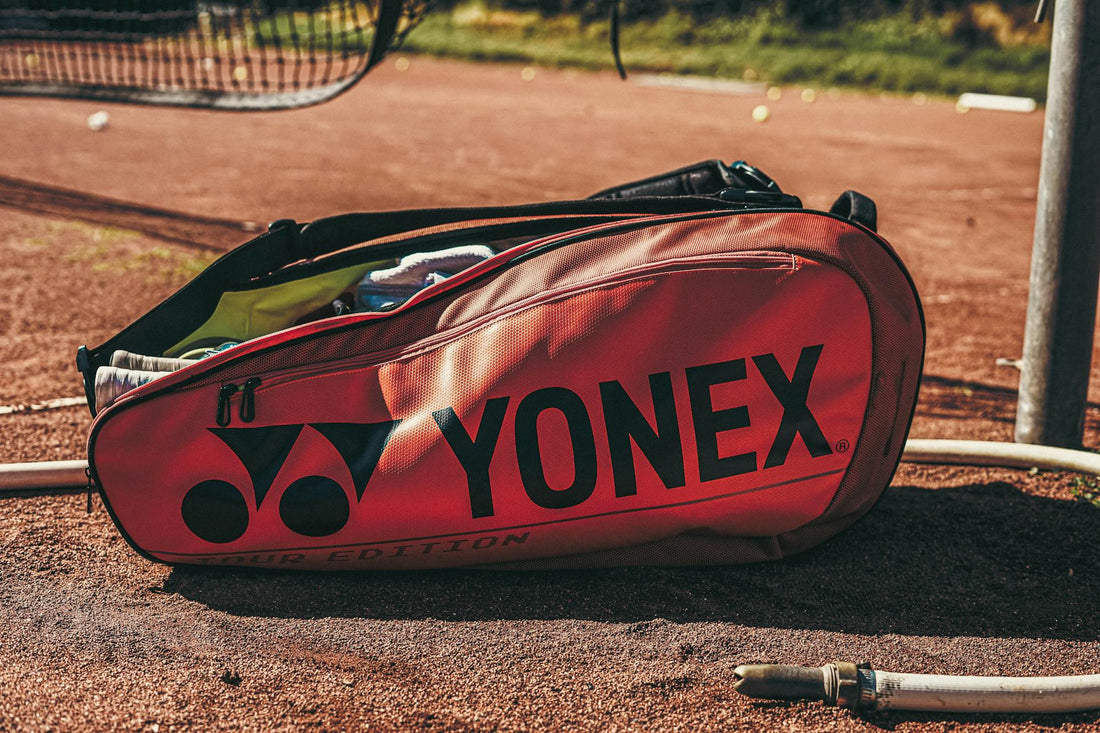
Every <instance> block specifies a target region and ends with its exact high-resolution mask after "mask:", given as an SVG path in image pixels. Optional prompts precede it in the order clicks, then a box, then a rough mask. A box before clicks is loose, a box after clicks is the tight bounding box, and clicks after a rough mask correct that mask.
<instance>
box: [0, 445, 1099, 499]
mask: <svg viewBox="0 0 1100 733" xmlns="http://www.w3.org/2000/svg"><path fill="white" fill-rule="evenodd" d="M901 460H903V461H909V462H910V463H952V464H959V465H964V466H1004V467H1007V468H1042V469H1046V470H1049V471H1076V472H1078V473H1089V474H1093V475H1097V476H1100V454H1096V453H1090V452H1088V451H1079V450H1069V449H1067V448H1051V447H1050V446H1046V445H1028V444H1026V443H997V442H993V441H985V440H921V439H916V438H914V439H911V440H909V442H908V443H906V444H905V451H904V453H902V456H901ZM87 465H88V464H87V463H86V462H85V461H43V462H40V463H8V464H0V491H20V490H26V489H44V488H59V489H60V488H73V487H80V486H84V485H85V483H86V478H85V476H84V469H85V468H86V467H87Z"/></svg>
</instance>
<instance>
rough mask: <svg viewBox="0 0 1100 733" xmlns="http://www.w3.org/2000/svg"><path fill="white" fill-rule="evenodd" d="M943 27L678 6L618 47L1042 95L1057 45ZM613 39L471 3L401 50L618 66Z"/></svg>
mask: <svg viewBox="0 0 1100 733" xmlns="http://www.w3.org/2000/svg"><path fill="white" fill-rule="evenodd" d="M944 28H945V24H944V22H942V20H936V19H928V20H924V21H915V20H913V19H912V18H911V17H908V16H897V17H892V18H884V19H878V20H867V21H860V22H857V23H853V24H851V25H849V26H848V27H846V28H844V29H843V30H827V31H817V32H812V33H806V32H800V31H798V30H797V29H796V28H794V27H793V26H792V25H791V24H789V23H787V22H785V21H784V20H783V19H782V18H777V17H774V16H767V15H758V16H756V17H752V18H746V19H736V20H717V21H710V22H707V23H695V22H692V21H691V20H690V19H689V18H687V17H685V16H682V15H678V14H675V13H670V14H668V15H666V16H664V17H663V18H661V19H659V20H656V21H652V22H638V23H634V24H632V25H629V26H626V27H624V29H623V32H622V40H621V44H620V45H621V48H622V54H623V61H624V63H625V65H626V67H627V69H628V70H629V71H634V72H643V71H645V72H672V73H677V74H699V75H704V76H711V77H727V78H737V79H742V78H744V79H753V80H755V79H759V80H761V81H767V82H771V83H776V84H806V85H816V86H823V87H829V86H836V87H851V88H859V89H864V90H876V91H883V90H884V91H893V92H918V91H920V92H926V93H933V94H946V95H955V94H958V93H960V92H964V91H973V92H986V93H992V94H1012V95H1021V96H1028V97H1034V98H1036V99H1039V100H1043V99H1044V98H1045V96H1046V75H1047V65H1048V63H1049V52H1048V50H1047V48H1046V47H1045V46H1044V45H1016V46H1006V47H999V46H997V45H996V44H993V43H988V44H986V45H980V46H977V47H971V46H968V45H967V44H965V43H962V42H960V41H956V40H953V39H952V38H951V37H950V34H949V33H946V32H945V30H944ZM607 37H608V26H607V23H606V22H598V23H591V24H582V23H580V22H579V21H578V20H577V19H575V18H549V19H548V18H541V17H540V16H538V15H537V14H534V13H516V12H505V11H489V10H486V9H485V8H484V7H483V6H479V5H476V4H472V5H465V6H459V7H458V8H457V9H456V10H455V11H454V12H452V13H447V12H436V13H434V14H431V15H429V16H428V17H427V19H426V20H425V21H424V22H423V24H422V25H421V26H420V27H418V28H416V29H415V30H413V32H412V33H411V34H410V35H409V37H408V39H407V40H406V42H405V49H406V50H408V51H411V52H416V53H425V54H431V55H436V56H449V57H458V58H465V59H473V60H487V61H512V62H523V63H534V64H540V65H547V66H566V67H580V68H586V69H607V68H612V66H613V60H612V56H611V51H610V47H609V44H608V41H607Z"/></svg>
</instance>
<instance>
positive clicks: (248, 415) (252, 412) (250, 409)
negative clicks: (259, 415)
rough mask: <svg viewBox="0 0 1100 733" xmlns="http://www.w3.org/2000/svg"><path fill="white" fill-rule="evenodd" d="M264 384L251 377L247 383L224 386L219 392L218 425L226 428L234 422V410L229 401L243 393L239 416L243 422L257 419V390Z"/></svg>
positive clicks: (257, 378)
mask: <svg viewBox="0 0 1100 733" xmlns="http://www.w3.org/2000/svg"><path fill="white" fill-rule="evenodd" d="M261 384H263V381H262V380H261V379H260V378H259V377H249V378H248V379H246V380H245V383H244V384H242V385H240V386H238V385H237V384H236V383H235V382H229V383H228V384H223V385H222V386H221V389H219V390H218V415H217V423H218V425H219V426H221V427H223V428H225V427H229V425H230V424H232V422H233V409H232V407H231V406H230V404H229V401H230V400H231V399H233V395H235V394H237V393H238V392H240V393H241V405H240V408H239V411H238V414H239V416H240V418H241V422H245V423H248V422H252V421H253V420H255V419H256V388H257V387H259V386H260V385H261Z"/></svg>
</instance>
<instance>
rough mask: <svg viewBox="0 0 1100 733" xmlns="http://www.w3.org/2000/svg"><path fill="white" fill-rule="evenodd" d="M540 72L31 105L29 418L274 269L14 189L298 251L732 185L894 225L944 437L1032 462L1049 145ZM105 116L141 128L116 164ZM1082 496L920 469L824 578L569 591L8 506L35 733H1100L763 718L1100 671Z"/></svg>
mask: <svg viewBox="0 0 1100 733" xmlns="http://www.w3.org/2000/svg"><path fill="white" fill-rule="evenodd" d="M519 72H520V70H519V68H518V67H510V66H471V65H464V64H458V63H449V62H440V61H431V60H427V59H419V58H415V59H413V62H412V66H411V69H410V70H409V71H407V72H404V73H399V72H397V71H396V70H394V69H393V67H392V65H389V64H387V66H386V68H383V69H380V70H379V71H378V72H376V73H374V74H373V75H372V76H371V77H368V79H367V80H366V81H365V82H364V83H362V84H361V85H360V86H359V87H358V88H357V89H355V90H353V91H352V92H351V93H349V94H348V95H346V96H344V97H342V98H340V99H338V100H336V101H335V102H333V103H331V104H329V105H327V106H323V107H319V108H315V109H310V110H303V111H297V112H284V113H276V114H265V115H242V116H233V115H225V114H220V115H219V114H213V113H206V112H190V111H178V110H167V109H142V108H131V107H122V106H118V107H113V106H104V105H95V104H91V103H78V102H61V101H44V100H12V99H5V100H4V101H3V103H2V104H0V129H3V130H4V134H3V139H2V142H0V149H2V151H3V155H2V156H0V176H4V177H7V179H8V180H0V204H6V206H7V208H0V212H2V215H0V258H2V262H3V265H2V266H0V403H3V404H10V403H17V402H18V403H29V402H33V401H38V400H43V399H49V398H52V397H58V396H72V395H76V394H78V393H79V386H78V380H77V376H76V374H75V371H74V370H73V369H72V368H71V360H72V355H73V352H74V349H75V347H76V346H77V345H79V344H80V343H83V342H89V343H98V342H99V341H100V340H102V339H103V338H105V337H107V336H108V335H110V334H111V333H113V332H114V331H115V330H117V329H118V328H120V327H121V326H123V325H125V324H126V323H127V322H129V321H130V320H132V319H133V318H135V317H137V316H138V315H140V314H141V313H143V312H144V311H145V310H146V309H147V308H148V307H149V306H151V305H153V304H154V303H156V302H157V301H159V300H160V299H161V298H162V297H164V296H165V295H167V294H168V293H170V292H171V291H173V290H174V289H175V288H176V287H178V286H179V285H180V284H182V283H183V282H185V281H186V279H187V278H188V277H189V276H190V275H191V274H193V273H194V271H195V270H196V268H198V267H201V266H202V264H203V263H205V262H207V261H209V258H210V254H209V251H208V249H209V246H213V247H214V248H225V247H228V246H231V245H233V244H236V243H239V242H241V241H244V240H245V239H246V238H247V237H248V235H247V234H246V233H244V232H242V231H239V230H238V229H235V228H234V227H233V226H232V225H231V224H226V223H225V222H222V221H207V222H203V223H196V224H194V225H193V228H192V225H189V224H188V223H187V221H186V220H178V219H177V220H167V219H164V218H162V217H161V218H158V217H156V216H150V215H146V214H143V213H141V212H140V210H138V209H134V208H125V207H112V206H107V207H106V208H104V205H103V203H102V202H101V201H98V200H96V199H86V200H84V203H83V206H82V205H80V200H81V199H80V197H79V196H77V197H72V196H69V197H66V196H63V195H58V194H50V195H47V193H45V192H44V191H43V190H42V189H41V188H39V189H36V190H34V191H32V190H31V189H30V188H28V187H26V186H24V187H22V188H21V187H20V186H19V183H18V181H15V182H13V181H12V180H10V179H13V178H14V179H22V180H25V181H32V182H34V183H36V184H41V185H43V186H46V187H63V188H66V189H72V190H75V191H79V192H85V193H87V194H94V195H96V196H106V197H110V198H114V199H120V200H124V201H128V202H131V203H134V204H139V205H144V206H152V207H164V208H169V209H174V210H179V211H182V212H188V213H191V214H201V215H204V216H206V217H210V218H212V219H216V220H228V221H229V222H234V221H236V222H264V221H267V220H271V219H275V218H280V217H284V216H291V217H295V218H298V219H300V220H307V219H311V218H315V217H318V216H324V215H328V214H333V213H339V212H343V211H354V210H370V209H382V208H398V207H412V206H439V205H460V204H478V203H509V202H520V201H525V200H543V199H555V198H564V197H573V196H581V195H585V194H587V193H590V192H592V191H594V190H597V189H599V188H602V187H605V186H607V185H610V184H613V183H618V182H621V181H623V180H628V179H631V178H636V177H641V176H645V175H649V174H652V173H655V172H658V171H661V170H665V169H668V168H672V167H675V166H679V165H682V164H686V163H689V162H693V161H696V160H700V159H703V158H709V157H724V158H726V159H731V158H745V159H747V160H749V161H751V162H753V163H755V164H757V165H759V166H761V167H762V168H763V169H764V170H766V171H768V172H769V173H771V174H772V175H773V176H774V177H775V178H776V179H777V180H779V181H780V182H781V183H782V184H783V186H784V188H786V189H788V190H791V191H792V192H795V193H797V194H799V195H801V196H802V197H803V199H804V200H805V201H806V203H807V204H808V205H810V206H814V207H827V206H828V205H829V203H831V201H832V198H833V197H834V196H835V195H836V194H838V193H839V192H840V191H842V190H844V189H845V188H856V189H859V190H861V191H863V192H865V193H867V194H869V195H870V196H872V197H874V198H875V199H876V200H877V201H878V203H879V207H880V222H881V227H880V228H881V231H882V232H883V234H884V235H885V236H886V237H887V238H889V239H890V240H891V241H893V242H894V244H895V245H896V246H897V249H898V250H899V251H900V253H901V254H902V256H903V258H904V259H905V260H906V262H907V263H908V265H909V267H910V269H911V270H912V272H913V276H914V278H915V280H916V282H917V285H918V287H919V289H920V291H921V293H922V296H923V299H924V305H925V310H926V314H927V319H928V329H929V344H928V346H929V350H928V359H927V363H926V377H925V382H924V386H923V388H922V397H921V402H920V404H919V406H918V413H917V418H916V421H915V423H914V427H913V435H914V436H916V437H977V438H988V439H999V440H1008V439H1010V438H1011V434H1012V421H1013V418H1014V412H1015V388H1016V384H1017V380H1018V375H1017V373H1016V372H1015V371H1013V370H1012V369H1009V368H1005V367H998V366H996V365H995V363H994V362H995V359H996V358H997V357H1015V356H1018V355H1019V352H1020V345H1021V341H1022V330H1023V320H1024V311H1025V297H1026V292H1027V271H1028V261H1029V249H1030V241H1031V232H1032V225H1033V218H1034V198H1035V188H1036V182H1037V178H1038V165H1039V146H1040V141H1041V134H1042V117H1041V115H1039V114H1034V115H1030V116H1016V115H1006V114H997V113H980V112H971V113H970V114H967V115H959V114H956V112H955V110H954V107H953V106H952V105H951V104H949V103H946V102H933V103H929V104H927V105H925V106H916V105H914V104H913V103H912V102H910V101H909V100H905V99H896V98H895V99H879V98H874V97H862V96H856V95H843V96H840V97H833V96H830V95H827V94H819V95H818V98H817V102H816V103H814V104H812V105H809V104H804V103H802V102H800V101H799V100H798V96H797V94H795V93H793V91H791V90H788V93H787V94H786V95H785V96H784V98H783V99H782V100H781V101H779V102H774V103H769V105H770V106H771V108H772V113H773V117H772V120H771V121H770V122H769V123H767V124H765V125H757V124H754V123H752V122H751V119H750V111H751V110H752V108H753V107H754V106H755V105H757V104H759V103H761V102H762V101H763V100H762V99H761V98H754V97H728V96H713V95H708V94H704V93H698V92H680V91H674V90H668V89H654V88H642V87H637V86H632V85H630V84H623V83H620V82H619V81H618V80H617V79H614V78H613V77H612V76H610V75H589V74H576V73H570V72H553V71H543V70H540V71H539V72H538V74H537V75H536V77H535V79H534V80H533V81H531V82H523V81H521V80H520V73H519ZM100 108H106V109H108V111H109V112H110V114H111V125H110V128H109V129H108V130H107V131H105V132H100V133H93V132H91V131H89V130H88V129H87V127H86V126H85V124H84V120H85V118H86V117H87V115H88V114H90V113H91V112H93V111H96V110H97V109H100ZM74 202H75V203H74ZM29 211H35V212H39V213H28V212H29ZM65 211H68V212H72V213H73V215H76V216H79V217H81V218H83V219H84V220H90V221H92V222H98V223H97V224H89V223H80V222H74V221H71V220H69V219H67V218H65V216H63V214H62V213H59V212H65ZM42 212H47V213H48V215H43V213H42ZM135 212H136V213H135ZM112 221H113V222H116V223H117V224H118V226H122V227H127V228H128V229H133V230H137V231H138V232H146V233H148V232H150V231H153V232H156V231H161V232H162V233H164V234H165V235H166V236H168V237H169V238H174V239H181V238H183V239H186V238H187V236H188V234H187V232H188V230H190V231H192V232H193V238H194V239H195V240H196V241H198V242H199V243H201V244H203V245H207V246H208V247H207V248H205V249H204V248H196V247H188V246H183V245H180V244H173V243H167V242H165V241H164V240H163V239H158V238H153V237H150V236H148V234H140V233H134V232H132V231H120V230H117V229H110V228H105V227H104V226H103V223H104V222H112ZM181 231H182V232H183V233H182V234H181ZM1096 376H1098V375H1096V374H1094V377H1096ZM1094 382H1096V383H1097V384H1100V381H1097V380H1095V379H1094ZM1092 399H1093V400H1094V401H1095V400H1100V389H1096V390H1094V393H1093V395H1092ZM1098 415H1100V413H1097V411H1096V408H1091V409H1090V411H1089V416H1088V421H1087V422H1088V430H1087V433H1088V434H1087V437H1086V443H1087V444H1088V445H1090V446H1095V445H1097V443H1098V438H1100V432H1098V427H1100V420H1098V419H1097V417H1098ZM89 422H90V420H89V418H88V416H87V413H86V411H85V410H83V408H71V409H63V410H57V411H52V412H42V413H24V414H15V415H7V416H0V430H2V431H3V432H2V434H3V436H4V437H3V441H2V444H0V461H25V460H47V459H62V458H79V457H83V447H84V437H85V433H86V430H87V427H88V425H89ZM1071 487H1072V477H1071V476H1068V475H1062V474H1041V475H1038V476H1029V475H1028V474H1027V473H1026V472H1017V471H1004V470H979V469H965V468H937V467H919V466H911V465H903V466H902V468H901V470H900V471H899V473H898V475H897V477H896V478H895V480H894V483H893V486H892V488H891V489H889V490H888V491H887V493H886V496H885V498H884V499H883V500H882V502H881V503H880V504H879V505H878V506H877V507H876V508H875V509H874V511H872V512H871V514H869V515H868V516H867V518H865V519H864V520H863V521H861V522H859V523H858V524H857V525H856V526H855V527H853V528H852V529H850V530H849V531H847V532H845V533H844V534H843V535H841V536H840V537H838V538H837V539H836V540H835V541H833V542H830V543H828V544H827V545H825V546H824V547H822V548H820V549H819V550H816V551H813V552H810V553H807V554H805V555H803V556H800V557H797V558H793V559H791V560H788V561H784V562H781V563H775V564H769V565H755V566H745V567H729V568H710V569H691V570H678V569H659V570H655V569H645V568H633V569H621V570H612V571H600V572H568V573H540V574H510V573H509V574H505V573H490V572H473V571H470V572H446V573H444V572H440V573H418V574H381V575H380V574H354V575H317V574H306V575H275V574H265V573H261V572H242V571H217V570H210V569H186V568H183V569H174V570H173V569H171V568H167V567H163V566H159V565H153V564H151V563H149V562H147V561H145V560H143V559H141V558H140V557H138V556H137V555H136V554H134V553H133V552H132V551H131V550H130V549H129V548H128V547H127V546H126V544H125V543H124V542H123V541H122V540H121V538H120V537H119V535H118V533H117V531H116V530H115V529H114V527H113V526H112V524H111V522H110V520H109V518H108V517H107V515H106V513H105V511H104V510H103V509H102V507H101V506H100V505H99V502H98V500H97V501H95V502H94V509H93V512H92V513H91V514H90V515H89V514H85V510H84V504H85V498H84V496H83V495H77V494H68V495H36V494H21V495H7V496H3V497H0V578H2V582H0V622H2V628H3V630H2V631H0V691H2V692H0V730H48V729H53V730H91V729H96V730H98V729H121V730H160V731H167V730H185V729H195V730H213V729H218V730H272V729H286V730H290V729H302V728H311V729H317V730H367V729H372V730H380V729H381V730H390V729H415V730H492V729H502V730H522V729H562V730H567V729H574V730H585V729H607V730H700V729H719V728H722V729H734V730H757V729H768V730H775V729H783V730H792V731H808V730H820V729H825V728H827V729H835V730H845V731H848V730H875V729H888V730H898V731H933V730H948V729H950V730H990V729H993V730H1018V729H1035V730H1038V729H1042V730H1051V729H1054V730H1067V731H1068V730H1093V731H1095V730H1100V713H1089V714H1079V715H1074V716H1055V717H1041V716H1038V717H1034V718H1031V717H1026V716H1025V717H989V716H986V717H977V716H953V715H952V716H946V715H945V716H933V715H918V714H890V715H884V714H868V715H853V714H850V713H848V712H843V711H838V710H835V709H827V708H824V707H821V706H819V705H816V704H794V705H788V704H770V703H757V702H751V701H749V700H746V699H742V698H740V697H739V696H738V695H737V694H736V693H735V692H733V691H732V688H731V684H730V683H731V672H732V670H733V668H734V667H735V666H736V665H737V664H739V663H742V662H745V661H754V660H769V661H778V662H785V663H801V664H814V665H818V664H822V663H824V662H826V661H831V660H834V659H853V660H867V661H870V662H872V663H873V664H874V665H875V666H876V667H879V668H884V669H898V670H905V671H918V672H945V673H974V674H997V673H1009V674H1069V673H1088V672H1097V671H1100V551H1098V550H1100V548H1098V542H1097V540H1098V538H1100V510H1097V509H1095V508H1093V507H1091V506H1088V505H1085V504H1082V503H1079V502H1074V501H1073V500H1072V498H1071V495H1070V488H1071Z"/></svg>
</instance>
